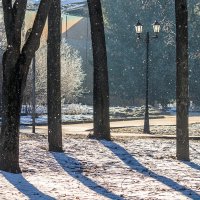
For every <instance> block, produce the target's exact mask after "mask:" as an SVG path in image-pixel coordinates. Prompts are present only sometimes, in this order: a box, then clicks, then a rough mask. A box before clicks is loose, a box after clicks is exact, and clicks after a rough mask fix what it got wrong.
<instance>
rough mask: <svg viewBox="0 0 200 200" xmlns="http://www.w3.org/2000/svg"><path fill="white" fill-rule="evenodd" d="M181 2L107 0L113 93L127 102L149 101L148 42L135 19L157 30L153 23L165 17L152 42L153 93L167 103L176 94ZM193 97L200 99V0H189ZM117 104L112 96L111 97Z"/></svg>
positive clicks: (197, 101)
mask: <svg viewBox="0 0 200 200" xmlns="http://www.w3.org/2000/svg"><path fill="white" fill-rule="evenodd" d="M174 6H175V2H174V1H173V0H167V1H157V0H156V1H139V0H135V1H128V2H127V1H122V0H110V1H106V0H103V8H104V9H103V11H104V16H105V25H106V39H107V51H108V66H109V76H110V95H111V97H112V96H113V97H115V98H116V97H118V98H119V97H120V98H121V102H122V104H123V102H124V104H133V105H136V104H143V103H144V102H143V101H142V100H143V99H144V98H145V90H144V87H145V85H144V83H145V79H144V75H145V63H144V61H145V48H146V46H145V44H144V43H142V42H141V41H138V40H137V36H136V33H135V27H134V26H135V24H136V23H137V21H138V20H140V21H141V23H142V24H143V28H144V32H146V31H152V32H151V33H150V34H151V35H153V29H152V23H153V22H154V20H158V21H159V22H160V23H161V32H160V34H159V38H158V39H157V40H154V41H151V42H150V67H149V71H150V72H149V76H150V77H149V90H150V91H149V98H150V104H152V105H154V104H155V103H156V102H157V103H160V104H162V106H164V107H165V106H166V105H167V104H168V103H170V102H171V101H174V100H175V88H176V86H175V84H176V78H175V77H176V59H175V55H176V54H175V13H174ZM188 12H189V19H188V20H189V71H190V84H189V92H190V100H191V101H193V102H194V103H195V104H196V105H200V93H199V92H198V91H199V90H200V79H199V78H198V77H199V76H200V67H199V66H200V52H199V46H200V44H199V43H200V42H199V37H200V35H199V27H200V26H199V25H200V4H199V2H198V1H196V0H191V1H189V3H188ZM111 104H112V100H111Z"/></svg>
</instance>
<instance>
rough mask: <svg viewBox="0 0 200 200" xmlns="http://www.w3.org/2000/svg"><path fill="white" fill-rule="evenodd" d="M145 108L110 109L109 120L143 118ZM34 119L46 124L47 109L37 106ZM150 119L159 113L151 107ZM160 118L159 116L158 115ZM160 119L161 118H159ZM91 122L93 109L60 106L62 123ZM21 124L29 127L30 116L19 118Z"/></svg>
mask: <svg viewBox="0 0 200 200" xmlns="http://www.w3.org/2000/svg"><path fill="white" fill-rule="evenodd" d="M24 110H25V106H23V109H22V113H23V114H25V113H24ZM144 112H145V107H144V106H141V107H136V106H127V107H119V106H118V107H110V119H136V118H143V116H144ZM36 113H37V115H38V117H37V118H36V123H37V124H47V115H46V113H47V108H46V107H44V106H37V109H36ZM149 113H150V117H151V118H152V117H158V115H160V114H161V111H160V110H158V109H155V108H153V107H151V106H150V107H149ZM160 116H161V115H160ZM161 117H162V116H161ZM92 120H93V107H92V106H88V105H81V104H68V105H63V106H62V122H63V123H65V122H80V121H81V122H82V121H92ZM21 124H23V125H31V124H32V117H31V115H25V116H21Z"/></svg>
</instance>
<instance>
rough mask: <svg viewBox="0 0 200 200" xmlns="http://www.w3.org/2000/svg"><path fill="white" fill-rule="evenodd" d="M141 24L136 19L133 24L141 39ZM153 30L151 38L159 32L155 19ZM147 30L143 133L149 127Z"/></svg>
mask: <svg viewBox="0 0 200 200" xmlns="http://www.w3.org/2000/svg"><path fill="white" fill-rule="evenodd" d="M142 28H143V26H142V24H141V23H140V22H139V21H138V23H137V24H136V25H135V30H136V33H137V35H138V39H141V33H142ZM153 31H154V33H155V35H154V36H153V37H152V38H158V33H159V32H160V24H159V23H158V22H157V21H155V23H154V24H153ZM149 41H150V37H149V32H147V33H146V39H145V42H146V93H145V94H146V96H145V115H144V131H143V132H144V133H150V128H149V107H148V105H149Z"/></svg>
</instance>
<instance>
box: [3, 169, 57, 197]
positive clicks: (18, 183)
mask: <svg viewBox="0 0 200 200" xmlns="http://www.w3.org/2000/svg"><path fill="white" fill-rule="evenodd" d="M0 173H1V174H2V175H3V176H4V177H5V178H6V179H7V180H8V181H9V182H10V183H11V184H12V185H13V186H14V187H15V188H17V189H18V190H19V191H20V192H21V193H23V194H24V195H26V196H27V197H28V198H29V199H30V200H36V199H38V200H55V198H53V197H51V196H48V195H46V194H44V193H42V192H41V191H39V190H38V189H37V188H36V187H35V186H33V185H32V184H31V183H29V182H28V181H27V180H26V179H25V178H24V177H23V176H22V174H11V173H7V172H3V171H0Z"/></svg>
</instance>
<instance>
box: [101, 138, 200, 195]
mask: <svg viewBox="0 0 200 200" xmlns="http://www.w3.org/2000/svg"><path fill="white" fill-rule="evenodd" d="M101 143H102V144H103V145H104V146H105V147H106V148H108V149H109V150H110V151H112V152H113V153H114V154H115V155H116V156H117V157H118V158H119V159H121V160H122V161H123V162H124V163H125V164H126V165H128V166H129V167H131V168H132V169H133V170H135V171H137V172H139V173H141V174H144V175H146V176H149V177H152V178H154V179H155V180H157V181H159V182H161V183H163V184H165V185H167V186H169V187H170V188H172V189H174V190H175V191H178V192H180V193H182V194H183V195H184V196H186V197H189V198H190V199H200V194H198V193H197V192H195V191H193V190H191V189H189V188H187V187H185V186H182V185H180V184H179V183H177V182H175V181H174V180H172V179H170V178H167V177H165V176H161V175H159V174H156V173H155V172H153V171H151V170H150V169H148V168H147V167H145V166H143V165H142V164H141V163H140V162H138V161H137V160H136V159H135V158H134V157H133V156H132V155H130V154H129V153H128V152H127V151H126V150H125V149H124V148H123V147H121V146H120V145H119V144H116V143H114V142H110V141H109V142H108V141H101Z"/></svg>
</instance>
